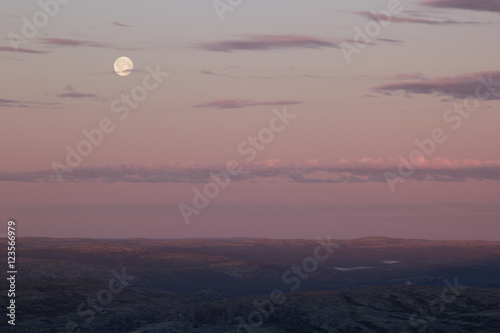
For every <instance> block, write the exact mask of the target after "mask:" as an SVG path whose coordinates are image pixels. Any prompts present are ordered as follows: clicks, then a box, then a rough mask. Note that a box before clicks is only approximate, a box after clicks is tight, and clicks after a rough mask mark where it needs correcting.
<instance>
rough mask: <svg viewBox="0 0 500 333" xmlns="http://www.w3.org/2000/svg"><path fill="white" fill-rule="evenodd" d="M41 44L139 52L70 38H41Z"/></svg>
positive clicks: (103, 43)
mask: <svg viewBox="0 0 500 333" xmlns="http://www.w3.org/2000/svg"><path fill="white" fill-rule="evenodd" d="M38 41H39V43H40V44H42V45H45V46H52V47H73V48H77V47H94V48H103V49H112V50H129V51H131V50H139V49H138V48H130V47H123V46H120V45H117V44H114V43H105V42H94V41H88V40H81V39H69V38H40V39H39V40H38Z"/></svg>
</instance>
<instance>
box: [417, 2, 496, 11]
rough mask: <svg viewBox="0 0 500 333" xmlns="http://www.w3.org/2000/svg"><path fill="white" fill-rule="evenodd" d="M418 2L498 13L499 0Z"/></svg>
mask: <svg viewBox="0 0 500 333" xmlns="http://www.w3.org/2000/svg"><path fill="white" fill-rule="evenodd" d="M419 4H420V5H424V6H431V7H437V8H448V9H449V8H454V9H468V10H476V11H486V12H496V13H500V1H498V0H424V1H421V2H420V3H419Z"/></svg>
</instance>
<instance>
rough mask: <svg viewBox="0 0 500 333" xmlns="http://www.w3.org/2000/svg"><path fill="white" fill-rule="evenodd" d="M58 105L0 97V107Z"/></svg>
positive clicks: (44, 106) (45, 106)
mask: <svg viewBox="0 0 500 333" xmlns="http://www.w3.org/2000/svg"><path fill="white" fill-rule="evenodd" d="M56 105H59V103H43V102H35V101H19V100H13V99H6V98H0V107H4V108H35V109H36V108H47V107H51V106H56Z"/></svg>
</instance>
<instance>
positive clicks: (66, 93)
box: [57, 86, 102, 99]
mask: <svg viewBox="0 0 500 333" xmlns="http://www.w3.org/2000/svg"><path fill="white" fill-rule="evenodd" d="M57 97H59V98H77V99H80V98H93V99H101V98H102V97H101V96H99V95H96V94H92V93H82V92H78V91H76V90H75V88H73V87H72V86H66V87H65V88H64V90H63V92H62V93H59V94H57Z"/></svg>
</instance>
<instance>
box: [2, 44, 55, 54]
mask: <svg viewBox="0 0 500 333" xmlns="http://www.w3.org/2000/svg"><path fill="white" fill-rule="evenodd" d="M0 52H14V53H16V52H20V53H31V54H45V53H48V52H47V51H39V50H33V49H23V48H13V47H10V46H0Z"/></svg>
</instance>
